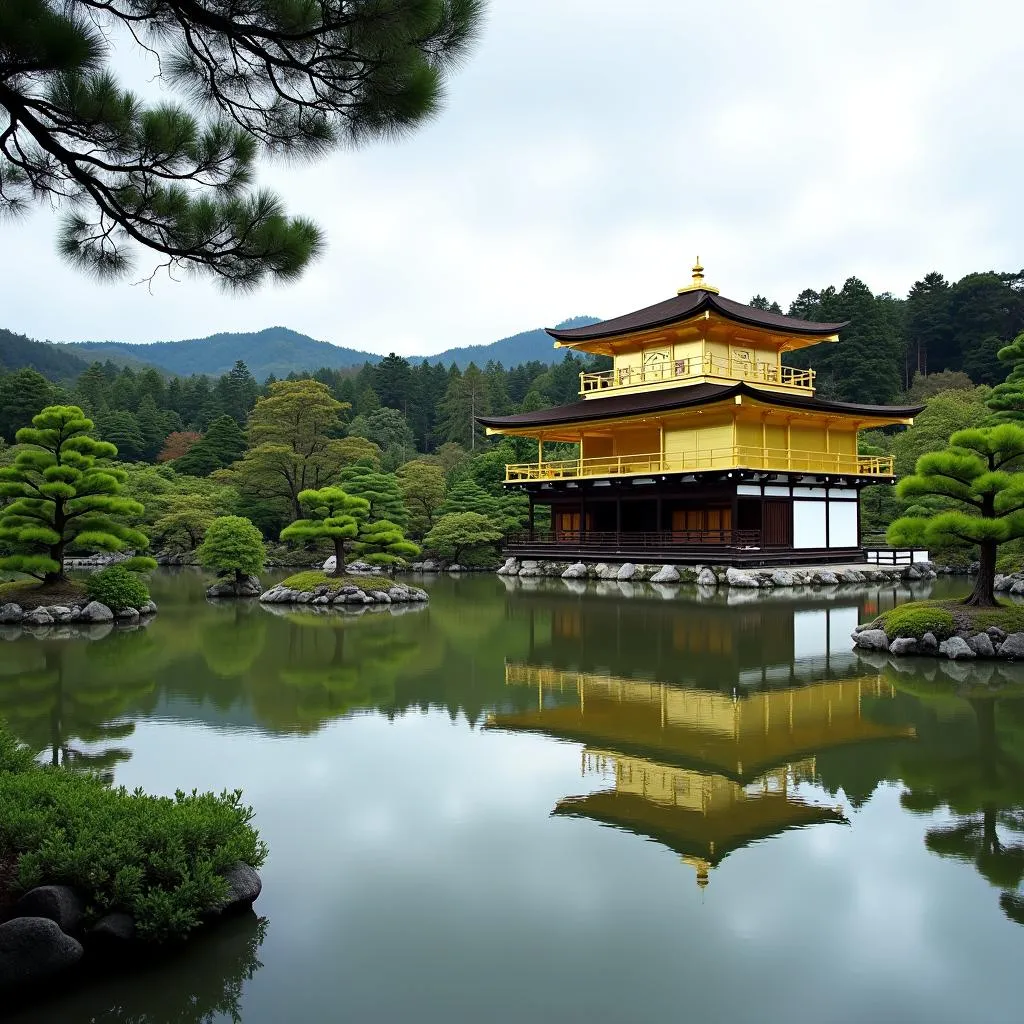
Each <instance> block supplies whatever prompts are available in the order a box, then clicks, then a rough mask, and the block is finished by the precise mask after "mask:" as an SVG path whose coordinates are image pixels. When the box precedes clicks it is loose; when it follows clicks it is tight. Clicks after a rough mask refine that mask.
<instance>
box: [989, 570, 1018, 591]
mask: <svg viewBox="0 0 1024 1024" xmlns="http://www.w3.org/2000/svg"><path fill="white" fill-rule="evenodd" d="M1013 583H1014V581H1013V577H1012V576H1004V575H1003V574H1002V573H996V578H995V579H994V580H993V581H992V589H993V590H996V591H1001V590H1009V589H1010V587H1012V586H1013Z"/></svg>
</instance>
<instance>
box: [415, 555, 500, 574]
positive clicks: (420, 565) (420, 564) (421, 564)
mask: <svg viewBox="0 0 1024 1024" xmlns="http://www.w3.org/2000/svg"><path fill="white" fill-rule="evenodd" d="M418 564H419V567H420V568H422V567H423V563H422V562H420V563H418ZM413 568H416V566H415V565H414V566H413ZM518 572H519V560H518V559H516V558H511V557H510V558H506V559H505V564H504V565H502V566H501V567H500V568H499V569H498V575H499V576H515V575H516V573H518Z"/></svg>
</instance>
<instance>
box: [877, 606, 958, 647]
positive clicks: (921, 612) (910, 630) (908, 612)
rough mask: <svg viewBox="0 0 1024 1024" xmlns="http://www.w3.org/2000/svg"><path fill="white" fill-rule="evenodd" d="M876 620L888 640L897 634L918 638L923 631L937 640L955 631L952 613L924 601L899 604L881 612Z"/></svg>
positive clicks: (893, 638) (894, 637)
mask: <svg viewBox="0 0 1024 1024" xmlns="http://www.w3.org/2000/svg"><path fill="white" fill-rule="evenodd" d="M878 621H879V623H880V625H881V628H882V629H884V630H885V635H886V636H887V637H888V638H889V639H890V640H895V639H896V637H898V636H907V637H914V639H915V640H920V639H921V637H923V636H924V635H925V633H931V634H932V635H933V636H934V637H935V638H936V639H937V640H946V639H948V638H949V637H950V636H952V635H953V632H954V631H955V623H954V621H953V615H952V613H950V612H949V611H947V610H946V609H945V608H940V607H938V606H936V605H932V604H928V603H924V602H922V603H911V604H903V605H899V606H897V607H896V608H893V609H892V610H891V611H888V612H883V613H882V615H880V616H879V617H878Z"/></svg>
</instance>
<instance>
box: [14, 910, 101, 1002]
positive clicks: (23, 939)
mask: <svg viewBox="0 0 1024 1024" xmlns="http://www.w3.org/2000/svg"><path fill="white" fill-rule="evenodd" d="M82 953H83V949H82V947H81V945H80V944H79V943H78V942H76V941H75V940H74V939H73V938H71V937H70V936H69V935H65V934H64V933H63V932H62V931H61V930H60V926H59V925H58V924H57V922H56V921H51V920H50V919H49V918H48V917H16V918H15V919H14V920H13V921H8V922H7V923H6V924H0V992H9V991H13V990H16V989H19V988H27V987H29V986H31V985H36V984H39V983H41V982H44V981H47V980H48V979H49V978H52V977H53V976H54V975H57V974H60V973H61V972H63V971H66V970H67V969H68V968H69V967H73V966H74V965H75V964H76V963H78V961H79V960H81V959H82Z"/></svg>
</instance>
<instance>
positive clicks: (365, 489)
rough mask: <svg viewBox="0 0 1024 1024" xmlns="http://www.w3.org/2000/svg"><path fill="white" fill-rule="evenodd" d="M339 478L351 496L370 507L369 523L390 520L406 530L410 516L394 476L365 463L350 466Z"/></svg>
mask: <svg viewBox="0 0 1024 1024" xmlns="http://www.w3.org/2000/svg"><path fill="white" fill-rule="evenodd" d="M339 476H340V479H341V485H342V487H343V488H344V489H345V490H346V491H347V492H348V493H349V494H351V495H354V496H356V497H359V498H362V499H364V500H365V501H366V503H367V504H368V505H369V507H370V511H369V513H368V515H367V519H368V521H369V522H371V523H372V522H376V521H377V520H379V519H387V520H389V521H390V522H392V523H398V524H399V526H401V527H402V529H404V528H405V526H406V524H407V523H408V521H409V513H408V511H407V510H406V507H405V502H404V501H403V500H402V491H401V489H400V488H399V486H398V479H397V477H396V476H395V474H394V473H381V472H380V471H379V470H377V469H375V468H374V467H373V466H371V465H368V464H366V463H365V462H357V463H356V464H355V465H352V466H346V467H345V468H344V469H343V470H342V471H341V473H340V474H339Z"/></svg>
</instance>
